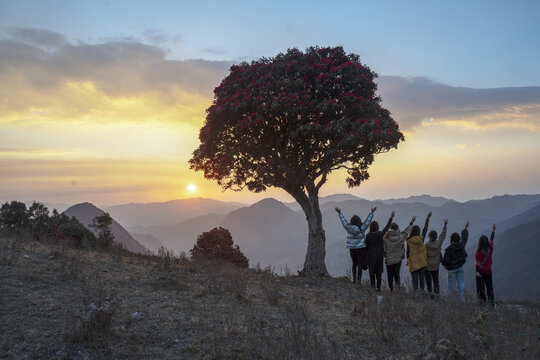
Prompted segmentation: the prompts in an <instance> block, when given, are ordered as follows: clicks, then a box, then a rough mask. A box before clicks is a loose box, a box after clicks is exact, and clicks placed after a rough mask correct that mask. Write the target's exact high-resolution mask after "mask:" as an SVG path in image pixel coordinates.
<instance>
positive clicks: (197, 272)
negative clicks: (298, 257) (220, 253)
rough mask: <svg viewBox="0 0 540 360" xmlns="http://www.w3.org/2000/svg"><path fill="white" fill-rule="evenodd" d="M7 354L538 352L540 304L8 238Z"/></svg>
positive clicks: (2, 280)
mask: <svg viewBox="0 0 540 360" xmlns="http://www.w3.org/2000/svg"><path fill="white" fill-rule="evenodd" d="M0 329H1V332H0V358H2V359H538V358H540V307H539V306H538V305H536V304H501V305H499V306H497V307H496V308H495V309H492V308H490V307H480V306H478V305H477V304H476V303H475V302H474V301H473V300H470V301H468V302H467V303H465V304H461V303H457V302H454V301H449V300H445V299H441V300H431V299H429V298H427V297H425V296H417V295H414V294H411V293H409V292H407V291H405V292H401V293H396V294H392V293H389V292H387V291H383V292H381V293H377V292H374V291H372V290H371V289H369V287H368V286H366V285H362V286H357V285H353V284H351V283H350V282H349V281H348V280H347V279H343V278H335V279H330V278H325V279H312V278H305V277H296V276H283V277H277V276H274V275H273V274H272V273H271V272H270V271H268V270H265V269H239V268H236V267H234V266H230V265H227V264H214V263H209V262H200V261H198V262H195V261H192V260H190V259H187V258H176V257H172V256H171V254H169V253H166V252H162V253H161V254H160V256H142V255H135V254H131V253H127V252H119V251H115V252H112V253H111V252H95V251H88V250H79V249H72V248H63V247H58V246H54V245H45V244H40V243H37V242H24V241H13V240H8V239H0Z"/></svg>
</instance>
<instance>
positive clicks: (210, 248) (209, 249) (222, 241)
mask: <svg viewBox="0 0 540 360" xmlns="http://www.w3.org/2000/svg"><path fill="white" fill-rule="evenodd" d="M189 253H190V254H191V256H192V257H193V258H197V257H204V258H207V259H209V260H225V261H228V262H230V263H233V264H235V265H237V266H240V267H243V268H246V267H248V265H249V261H248V259H247V257H246V256H245V255H244V254H243V253H242V251H240V248H239V247H238V245H234V242H233V239H232V236H231V233H230V232H229V230H227V229H225V228H222V227H216V228H213V229H212V230H210V231H207V232H204V233H202V234H201V235H199V236H198V237H197V243H196V244H195V245H194V246H193V249H191V250H190V252H189Z"/></svg>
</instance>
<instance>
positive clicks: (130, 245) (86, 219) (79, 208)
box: [64, 202, 146, 253]
mask: <svg viewBox="0 0 540 360" xmlns="http://www.w3.org/2000/svg"><path fill="white" fill-rule="evenodd" d="M103 213H104V211H103V210H101V209H99V208H98V207H96V206H95V205H93V204H91V203H88V202H85V203H80V204H76V205H73V206H71V207H69V208H68V209H66V210H65V211H64V214H66V215H68V216H69V217H72V216H75V217H76V218H77V220H79V221H80V222H81V224H83V225H84V226H86V227H87V228H88V229H90V230H91V231H94V228H91V227H90V226H89V225H90V224H91V223H92V221H93V219H94V218H95V217H96V216H99V215H101V214H103ZM111 231H112V233H113V235H114V240H115V241H116V242H118V243H120V244H122V245H123V246H124V248H125V249H127V250H130V251H133V252H136V253H144V252H145V250H146V249H145V248H144V246H142V245H141V244H140V243H139V242H138V241H137V240H135V239H134V238H133V237H132V236H131V235H130V234H129V233H128V232H127V230H126V229H124V228H123V227H122V225H120V224H119V223H118V222H116V220H114V219H113V222H112V225H111ZM94 232H95V231H94Z"/></svg>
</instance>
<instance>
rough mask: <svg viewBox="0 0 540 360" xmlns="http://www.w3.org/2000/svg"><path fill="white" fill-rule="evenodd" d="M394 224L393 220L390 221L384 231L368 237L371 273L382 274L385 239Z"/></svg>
mask: <svg viewBox="0 0 540 360" xmlns="http://www.w3.org/2000/svg"><path fill="white" fill-rule="evenodd" d="M390 224H392V218H390V219H388V223H387V224H386V226H385V227H384V229H382V230H380V231H373V232H370V233H369V234H367V235H366V245H367V256H368V265H369V272H370V273H372V274H373V273H377V274H382V272H383V263H384V239H383V236H384V234H386V232H387V231H388V229H389V228H390Z"/></svg>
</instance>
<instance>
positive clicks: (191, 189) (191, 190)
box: [187, 184, 197, 193]
mask: <svg viewBox="0 0 540 360" xmlns="http://www.w3.org/2000/svg"><path fill="white" fill-rule="evenodd" d="M187 191H188V192H190V193H194V192H195V191H197V187H196V186H195V184H188V186H187Z"/></svg>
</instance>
